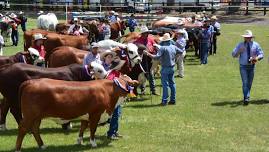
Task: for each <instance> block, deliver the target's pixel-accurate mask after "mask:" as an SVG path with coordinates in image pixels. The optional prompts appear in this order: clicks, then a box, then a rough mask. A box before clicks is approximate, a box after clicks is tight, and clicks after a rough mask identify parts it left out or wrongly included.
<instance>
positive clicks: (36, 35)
mask: <svg viewBox="0 0 269 152" xmlns="http://www.w3.org/2000/svg"><path fill="white" fill-rule="evenodd" d="M46 39H47V38H46V37H44V36H43V35H42V34H41V33H37V34H35V35H34V40H35V41H36V40H46Z"/></svg>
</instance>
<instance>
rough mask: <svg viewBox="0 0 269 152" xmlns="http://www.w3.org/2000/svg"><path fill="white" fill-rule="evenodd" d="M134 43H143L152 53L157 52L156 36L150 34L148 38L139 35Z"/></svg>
mask: <svg viewBox="0 0 269 152" xmlns="http://www.w3.org/2000/svg"><path fill="white" fill-rule="evenodd" d="M134 43H135V44H143V45H145V46H146V47H147V48H148V49H149V52H150V53H152V54H156V50H155V49H154V47H153V44H155V41H154V37H152V36H148V37H147V39H145V38H143V37H139V38H138V39H137V40H136V41H135V42H134Z"/></svg>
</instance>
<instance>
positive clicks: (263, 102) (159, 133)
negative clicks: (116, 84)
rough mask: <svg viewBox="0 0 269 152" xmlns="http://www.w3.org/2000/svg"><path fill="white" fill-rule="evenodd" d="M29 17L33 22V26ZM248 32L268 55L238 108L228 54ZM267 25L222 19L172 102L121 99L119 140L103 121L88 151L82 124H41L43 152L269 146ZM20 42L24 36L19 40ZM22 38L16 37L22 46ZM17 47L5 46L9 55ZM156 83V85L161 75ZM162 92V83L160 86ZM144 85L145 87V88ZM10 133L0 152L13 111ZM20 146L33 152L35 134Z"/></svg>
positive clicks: (221, 151) (233, 151)
mask: <svg viewBox="0 0 269 152" xmlns="http://www.w3.org/2000/svg"><path fill="white" fill-rule="evenodd" d="M34 25H35V24H34V21H33V20H30V26H28V28H32V27H34ZM246 29H250V30H252V31H253V33H254V35H256V38H255V40H256V41H257V42H259V43H260V45H261V46H262V48H263V50H264V53H265V59H264V60H262V61H261V62H260V63H258V64H257V67H256V73H255V78H254V83H253V88H252V93H251V102H250V104H249V105H248V106H243V105H242V103H241V100H242V91H241V78H240V75H239V65H238V61H237V59H233V58H232V57H231V51H232V49H233V48H234V47H235V45H236V44H237V43H238V42H239V41H241V40H242V37H241V36H240V35H241V34H242V33H244V30H246ZM268 33H269V29H268V26H258V25H255V26H254V25H249V24H243V25H240V24H222V35H221V36H220V37H219V40H218V44H219V45H218V46H219V48H218V52H217V55H216V56H210V57H209V64H208V65H206V66H200V65H199V61H198V60H197V59H196V58H195V57H194V56H193V54H194V53H193V52H188V54H187V58H186V62H185V78H184V79H179V78H176V85H177V105H175V106H166V107H159V106H157V104H159V103H160V101H161V96H154V97H152V101H151V100H150V96H145V100H143V101H135V102H133V101H131V102H126V103H125V104H124V108H123V115H122V118H121V121H120V132H121V133H122V134H123V135H124V138H123V139H120V140H118V141H109V140H107V139H106V136H105V133H106V131H107V126H105V127H99V128H98V129H97V132H96V135H97V144H98V148H94V149H93V148H90V146H89V133H88V132H87V133H86V134H85V135H86V138H85V140H84V141H85V145H83V146H76V145H75V144H74V143H75V141H76V138H77V135H78V130H79V122H78V121H77V122H75V123H74V128H73V129H72V130H71V131H69V132H64V131H62V130H61V128H60V126H59V125H57V124H55V123H54V122H53V121H51V120H43V121H42V125H41V126H42V129H41V136H42V138H43V140H44V142H45V144H46V145H48V148H47V149H46V150H42V151H44V152H71V151H72V152H73V151H76V152H79V151H94V152H99V151H107V152H112V151H113V152H114V151H120V152H121V151H135V152H167V151H169V152H170V151H171V152H200V151H201V152H239V151H240V152H264V151H269V129H268V128H267V127H268V126H269V121H268V120H269V112H268V111H269V100H268V99H269V93H268V91H269V83H268V82H269V70H268V67H269V65H268V62H267V57H268V53H269V51H268V49H269V43H268V39H269V37H266V35H268ZM20 40H22V39H20ZM21 42H22V41H20V44H22V43H21ZM20 50H22V45H21V46H19V47H6V48H5V54H6V55H10V54H13V53H15V52H16V51H20ZM156 83H157V84H160V80H159V79H158V80H157V82H156ZM157 88H158V89H160V88H159V87H157ZM147 89H148V88H147ZM7 127H8V129H9V130H8V131H5V132H0V152H3V151H14V147H15V142H16V137H17V124H16V123H15V120H14V119H13V117H12V116H11V115H9V116H8V119H7ZM23 151H29V152H34V151H38V149H37V144H36V142H35V140H34V137H33V136H32V135H30V134H28V135H27V136H26V137H25V139H24V143H23Z"/></svg>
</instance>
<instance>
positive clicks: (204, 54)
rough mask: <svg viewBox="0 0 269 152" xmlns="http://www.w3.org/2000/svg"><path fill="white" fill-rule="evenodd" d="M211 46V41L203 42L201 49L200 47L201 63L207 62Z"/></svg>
mask: <svg viewBox="0 0 269 152" xmlns="http://www.w3.org/2000/svg"><path fill="white" fill-rule="evenodd" d="M209 47H210V44H209V43H201V49H200V51H201V54H200V57H201V64H207V57H208V51H209Z"/></svg>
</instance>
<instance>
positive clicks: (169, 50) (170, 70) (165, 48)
mask: <svg viewBox="0 0 269 152" xmlns="http://www.w3.org/2000/svg"><path fill="white" fill-rule="evenodd" d="M171 40H172V38H171V37H170V34H169V33H165V34H164V36H163V37H161V38H160V41H161V42H162V46H161V47H160V48H159V50H158V52H157V54H156V55H154V54H152V53H150V52H145V53H146V55H147V56H149V57H151V58H153V59H158V60H160V61H161V67H162V69H161V81H162V88H163V95H162V102H161V104H160V105H162V106H166V105H167V103H168V104H170V105H175V104H176V84H175V81H174V66H175V64H176V63H175V59H176V55H177V54H182V53H183V50H181V49H180V48H178V47H177V46H175V45H173V44H171V42H170V41H171ZM168 87H169V88H170V90H171V95H170V100H169V102H168V97H169V95H168Z"/></svg>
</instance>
